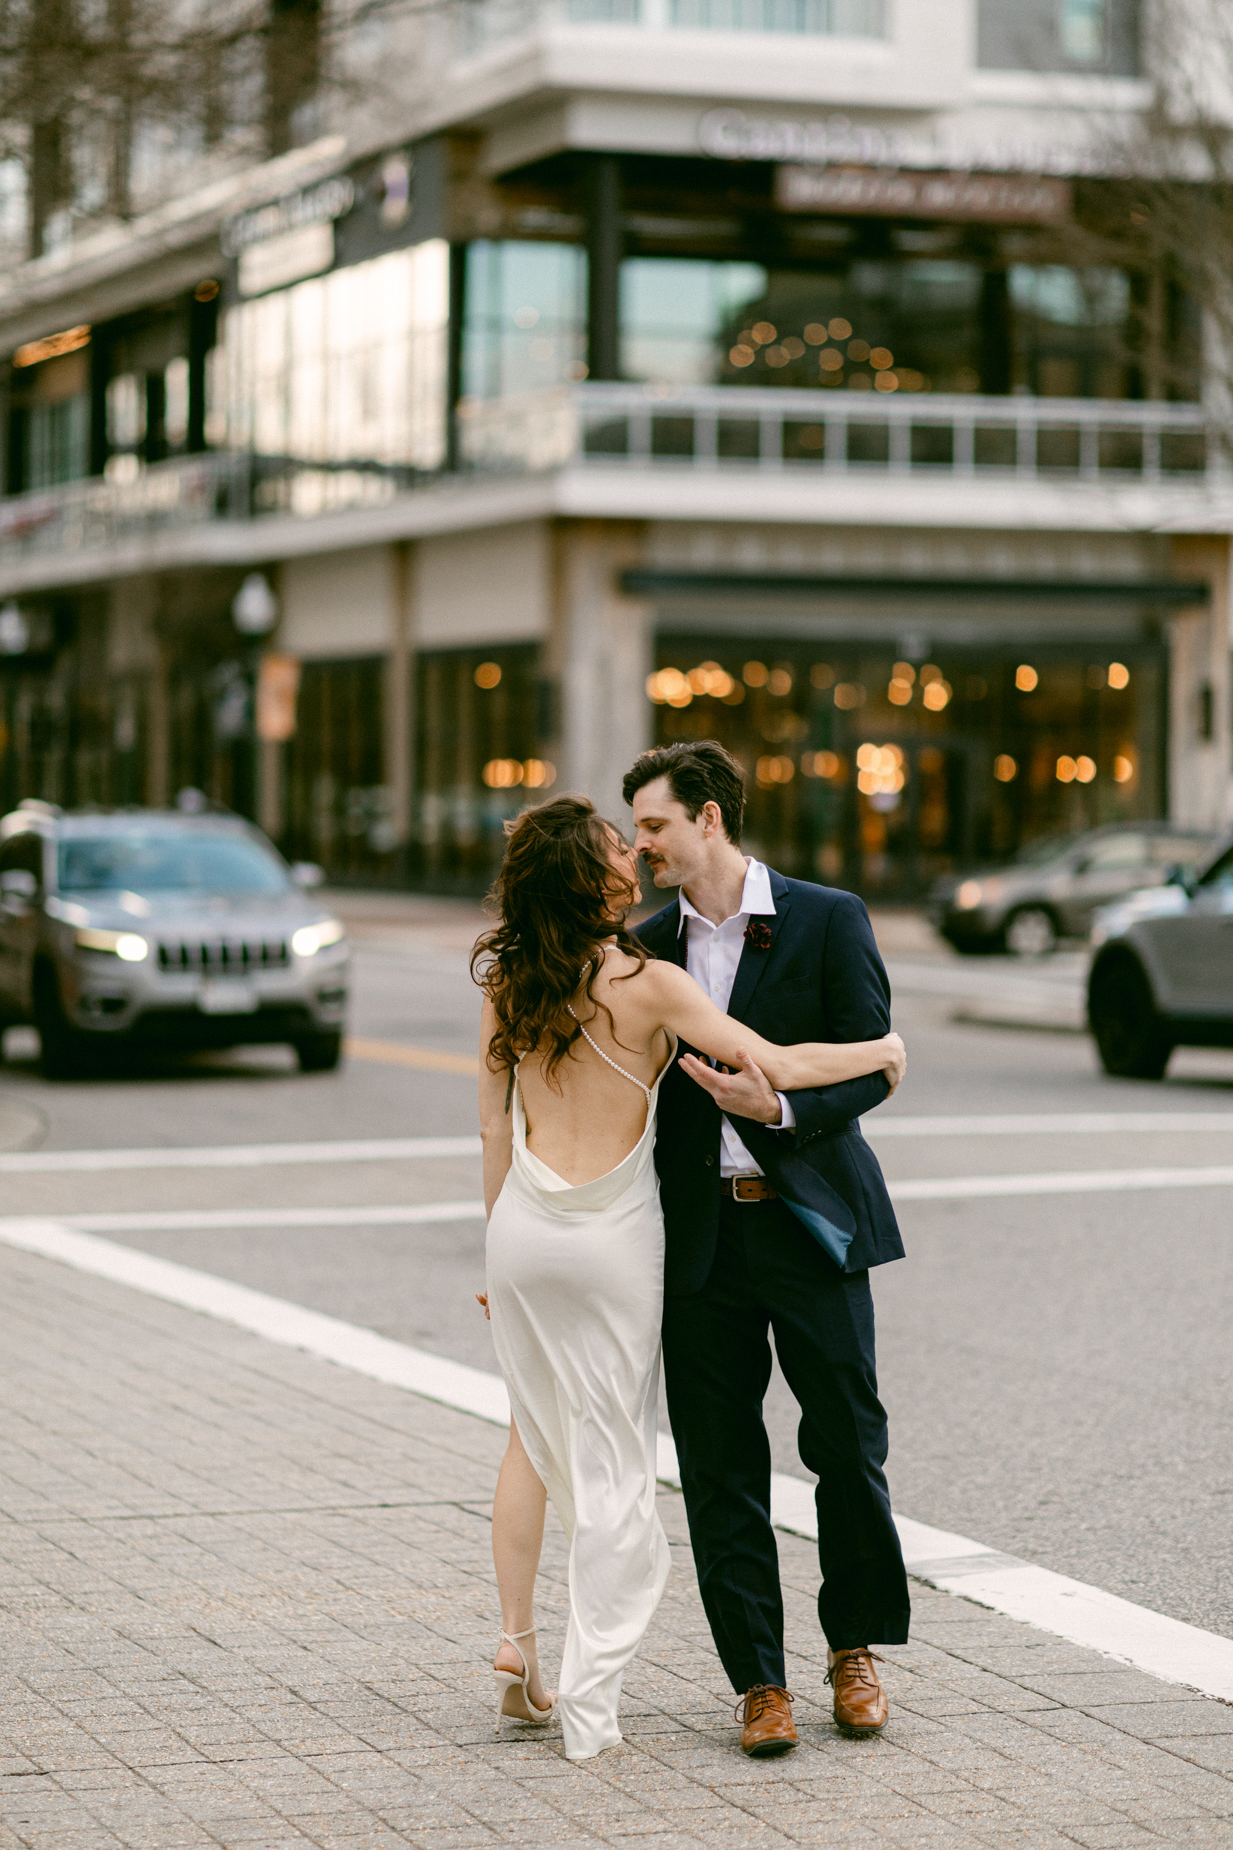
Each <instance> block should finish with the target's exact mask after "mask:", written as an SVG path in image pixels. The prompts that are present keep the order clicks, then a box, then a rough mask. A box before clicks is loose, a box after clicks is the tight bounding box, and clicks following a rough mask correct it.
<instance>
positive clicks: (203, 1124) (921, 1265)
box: [0, 919, 1233, 1637]
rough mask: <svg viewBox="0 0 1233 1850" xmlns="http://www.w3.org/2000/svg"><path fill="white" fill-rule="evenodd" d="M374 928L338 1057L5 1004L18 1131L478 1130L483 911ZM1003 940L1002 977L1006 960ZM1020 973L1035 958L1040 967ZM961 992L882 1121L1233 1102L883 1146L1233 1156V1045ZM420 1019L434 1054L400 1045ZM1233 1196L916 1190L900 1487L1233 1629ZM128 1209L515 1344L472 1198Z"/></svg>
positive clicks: (780, 1457)
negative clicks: (1107, 1069)
mask: <svg viewBox="0 0 1233 1850" xmlns="http://www.w3.org/2000/svg"><path fill="white" fill-rule="evenodd" d="M368 929H369V936H368V937H367V938H366V939H365V940H363V941H362V943H361V946H360V948H359V950H358V951H357V956H356V980H355V1007H354V1013H353V1019H352V1024H351V1025H352V1032H353V1034H354V1035H355V1036H356V1037H357V1038H358V1040H359V1041H360V1043H361V1044H362V1045H363V1046H364V1047H365V1057H363V1058H353V1059H352V1060H351V1061H349V1063H348V1064H347V1065H346V1066H345V1068H344V1069H343V1070H342V1071H341V1072H339V1073H338V1074H330V1075H313V1076H301V1075H300V1074H298V1073H296V1072H295V1071H294V1069H293V1066H292V1063H291V1060H290V1057H289V1056H288V1055H285V1054H284V1053H283V1052H282V1050H278V1049H269V1050H259V1051H253V1052H248V1053H237V1054H234V1055H226V1056H210V1057H208V1058H201V1059H198V1060H196V1061H191V1062H185V1063H183V1064H181V1065H180V1066H178V1067H174V1068H168V1069H165V1070H162V1071H157V1072H149V1073H145V1074H142V1075H139V1076H135V1077H126V1078H123V1079H102V1080H95V1081H91V1082H88V1083H80V1084H78V1083H59V1084H51V1083H48V1082H46V1081H44V1080H43V1079H42V1077H41V1076H40V1074H39V1072H38V1068H37V1065H36V1064H35V1063H34V1061H33V1058H32V1057H31V1053H30V1050H29V1048H28V1046H26V1045H24V1044H23V1041H22V1037H21V1036H20V1035H18V1036H10V1037H9V1043H8V1046H9V1056H10V1057H9V1060H8V1063H7V1064H6V1065H5V1066H3V1067H2V1068H0V1148H4V1149H10V1150H11V1149H21V1148H35V1147H38V1148H43V1149H47V1150H53V1149H98V1148H111V1147H131V1146H142V1147H145V1146H150V1145H159V1146H161V1145H193V1146H197V1145H218V1144H233V1143H269V1142H291V1141H294V1142H301V1143H304V1142H309V1143H312V1142H326V1141H330V1140H335V1139H340V1138H383V1137H407V1136H427V1135H466V1134H469V1133H473V1132H474V1130H475V1128H476V1122H475V1107H474V1081H473V1079H472V1078H471V1077H469V1076H468V1075H467V1074H466V1073H465V1072H459V1071H457V1070H448V1069H449V1067H450V1064H451V1059H452V1062H453V1065H454V1066H455V1067H456V1066H457V1065H458V1064H459V1056H467V1055H472V1054H473V1053H474V1050H475V1034H476V1025H477V1020H478V1004H477V997H476V992H475V991H474V989H473V987H472V985H471V984H470V981H469V979H468V977H467V974H466V967H465V954H464V951H463V948H462V947H463V945H464V943H465V941H466V938H467V936H468V929H469V928H468V926H467V921H466V920H463V919H456V920H455V923H454V925H453V926H452V927H450V928H449V929H443V930H440V931H437V932H435V933H434V932H431V931H425V930H421V929H417V930H410V931H402V930H398V929H395V928H393V927H391V928H390V929H389V930H388V931H383V929H382V928H381V926H380V924H379V923H378V924H377V925H376V926H373V925H372V924H371V923H370V925H369V928H368ZM980 968H981V973H982V974H981V977H980V982H981V984H983V985H984V991H987V989H988V984H989V980H990V978H989V972H990V969H991V966H990V965H989V964H988V963H982V965H981V966H980ZM1045 974H1046V973H1042V978H1043V977H1044V976H1045ZM1012 976H1013V981H1014V982H1015V983H1016V984H1018V985H1020V986H1021V985H1022V982H1023V981H1024V980H1025V979H1024V973H1023V972H1022V970H1019V971H1017V972H1013V973H1009V972H1008V979H1007V980H1008V981H1010V980H1011V979H1012ZM1028 980H1031V979H1030V973H1029V977H1028ZM956 981H957V982H958V983H959V985H960V986H962V976H961V974H958V975H957V976H956ZM943 987H944V986H943ZM984 991H982V994H983V993H984ZM955 1007H956V1004H955V999H954V996H953V995H948V994H944V993H940V992H939V993H921V991H920V990H919V988H915V989H914V988H912V986H911V985H910V984H908V983H906V982H905V993H904V994H903V995H902V996H901V997H900V998H899V1000H898V1001H897V1003H896V1011H895V1013H896V1025H897V1026H898V1027H899V1028H900V1030H901V1031H902V1032H903V1033H904V1035H905V1038H906V1039H907V1040H908V1043H909V1050H910V1058H911V1070H910V1073H909V1077H908V1080H907V1081H906V1083H905V1085H904V1086H903V1087H902V1088H901V1091H900V1093H899V1095H898V1096H897V1097H896V1098H895V1099H894V1100H892V1101H891V1103H890V1104H889V1105H888V1106H886V1107H884V1108H883V1111H882V1112H881V1113H880V1114H875V1116H874V1118H873V1119H871V1120H869V1121H867V1130H868V1132H869V1134H870V1136H871V1139H873V1140H877V1139H878V1129H877V1123H878V1119H879V1118H883V1119H886V1120H888V1121H889V1120H892V1119H895V1118H905V1117H912V1118H916V1117H933V1118H945V1117H947V1116H950V1115H954V1114H975V1115H986V1114H991V1113H996V1114H998V1115H1006V1114H1009V1115H1012V1116H1018V1115H1022V1114H1033V1113H1053V1114H1059V1113H1060V1114H1079V1113H1090V1112H1095V1111H1102V1112H1113V1113H1116V1114H1119V1115H1122V1116H1125V1115H1126V1114H1132V1113H1142V1112H1144V1111H1148V1110H1155V1111H1166V1112H1170V1113H1172V1112H1178V1113H1181V1112H1190V1113H1193V1112H1211V1113H1220V1112H1226V1113H1228V1114H1229V1120H1230V1122H1229V1124H1228V1125H1227V1126H1221V1127H1218V1128H1208V1129H1199V1130H1195V1129H1182V1128H1176V1129H1166V1130H1153V1131H1144V1130H1142V1129H1137V1128H1131V1127H1127V1128H1115V1129H1113V1130H1102V1131H1099V1132H1096V1131H1092V1130H1088V1129H1076V1130H1067V1131H1065V1132H1053V1133H1051V1134H1048V1135H1043V1134H1040V1133H1034V1134H1030V1135H1016V1134H1007V1135H997V1136H967V1135H925V1134H920V1135H917V1134H913V1135H910V1136H904V1137H897V1138H893V1139H891V1138H887V1139H885V1140H884V1141H878V1142H877V1145H876V1147H877V1148H878V1151H879V1155H880V1156H881V1158H882V1160H883V1163H884V1167H885V1168H886V1171H887V1174H888V1176H890V1177H892V1178H908V1177H948V1176H973V1175H983V1174H989V1173H995V1174H1014V1175H1023V1174H1034V1173H1039V1172H1046V1171H1048V1172H1056V1171H1058V1170H1091V1169H1117V1168H1122V1167H1130V1168H1135V1169H1139V1168H1143V1167H1145V1166H1148V1165H1162V1166H1169V1167H1173V1166H1176V1167H1178V1168H1179V1169H1184V1168H1187V1167H1196V1166H1200V1165H1205V1164H1214V1163H1233V1055H1225V1054H1211V1053H1205V1054H1182V1055H1178V1056H1176V1057H1175V1060H1174V1064H1173V1066H1172V1068H1171V1070H1170V1075H1169V1077H1168V1079H1167V1080H1166V1081H1165V1083H1164V1084H1163V1085H1150V1084H1144V1083H1137V1082H1126V1081H1112V1080H1108V1079H1106V1078H1104V1077H1103V1076H1102V1075H1100V1073H1099V1072H1098V1071H1097V1069H1096V1067H1095V1064H1094V1061H1093V1058H1092V1054H1091V1051H1090V1049H1089V1046H1088V1043H1087V1041H1086V1040H1085V1039H1084V1038H1083V1037H1082V1036H1081V1035H1078V1034H1075V1033H1066V1032H1054V1031H1044V1032H1039V1031H1036V1032H1034V1031H1027V1030H1014V1029H1005V1028H997V1027H991V1026H988V1025H981V1026H975V1025H962V1024H957V1023H956V1022H955V1021H954V1020H953V1019H952V1017H953V1014H954V1012H955ZM1020 1013H1022V1010H1021V1009H1020ZM408 1048H410V1049H413V1050H418V1052H415V1053H414V1054H413V1055H412V1056H410V1057H412V1058H414V1059H416V1060H420V1061H423V1060H427V1061H429V1062H432V1061H434V1060H435V1061H436V1062H437V1063H438V1064H437V1065H433V1064H428V1065H423V1064H417V1065H407V1064H403V1063H402V1058H403V1053H402V1050H404V1049H408ZM443 1069H444V1070H443ZM0 1187H2V1197H3V1204H4V1205H3V1208H2V1209H0V1212H2V1213H4V1214H22V1213H49V1214H56V1213H59V1214H65V1215H68V1214H83V1213H91V1214H93V1213H99V1212H114V1213H125V1212H128V1211H140V1212H146V1213H148V1212H150V1211H152V1210H160V1209H168V1210H177V1209H178V1210H184V1209H231V1210H235V1211H236V1213H237V1215H242V1213H243V1212H244V1211H248V1210H251V1209H254V1208H269V1207H281V1206H288V1205H290V1206H306V1207H315V1208H318V1209H320V1210H322V1211H324V1210H326V1209H327V1208H328V1207H333V1206H338V1207H340V1208H341V1207H348V1206H351V1207H354V1206H370V1205H373V1204H381V1203H391V1204H397V1203H406V1202H416V1203H429V1202H433V1201H442V1202H447V1201H448V1202H456V1201H466V1200H474V1199H475V1198H476V1197H478V1195H479V1194H480V1186H479V1163H478V1159H476V1158H474V1157H472V1156H468V1155H451V1156H448V1157H433V1158H418V1159H411V1160H407V1159H403V1160H397V1161H381V1162H366V1163H359V1162H348V1163H329V1164H312V1165H304V1164H287V1165H278V1166H269V1167H258V1168H238V1169H225V1168H224V1169H171V1170H147V1171H136V1170H129V1171H117V1172H110V1173H101V1174H100V1173H84V1174H83V1173H65V1172H49V1173H40V1174H12V1173H8V1174H4V1175H3V1176H0ZM1231 1211H1233V1188H1226V1187H1210V1188H1185V1189H1182V1188H1177V1189H1173V1188H1167V1189H1163V1190H1153V1191H1150V1192H1146V1191H1145V1192H1142V1193H1134V1192H1119V1193H1104V1194H1078V1193H1076V1194H1073V1195H1072V1194H1065V1193H1063V1194H1052V1195H1047V1196H1031V1195H1027V1194H1023V1195H1010V1196H1006V1197H1003V1198H999V1199H994V1200H989V1199H977V1200H970V1201H913V1202H906V1203H904V1204H903V1205H902V1207H901V1210H900V1218H901V1222H902V1225H903V1229H904V1235H905V1240H906V1243H907V1246H908V1254H909V1256H908V1259H907V1260H906V1262H904V1263H902V1264H899V1265H895V1266H889V1267H885V1268H882V1269H881V1271H880V1272H878V1273H876V1274H875V1295H876V1301H877V1309H878V1319H879V1358H880V1373H881V1382H882V1390H883V1395H884V1398H885V1400H886V1402H887V1405H888V1408H889V1411H890V1416H891V1435H892V1452H891V1459H890V1466H889V1469H890V1474H891V1486H892V1492H893V1495H894V1500H895V1504H896V1507H897V1508H898V1509H899V1510H901V1511H902V1512H903V1513H904V1514H906V1515H909V1516H913V1517H916V1518H918V1519H919V1520H921V1521H924V1522H928V1523H932V1524H936V1525H938V1526H940V1527H942V1528H945V1529H949V1530H954V1531H958V1532H959V1533H961V1534H965V1535H968V1536H972V1537H975V1538H978V1539H979V1540H980V1541H982V1542H984V1543H986V1544H987V1545H989V1546H991V1547H994V1548H999V1549H1004V1550H1006V1551H1007V1552H1009V1553H1012V1554H1016V1555H1021V1556H1025V1557H1026V1558H1028V1559H1030V1560H1034V1561H1038V1562H1040V1563H1041V1564H1042V1565H1044V1566H1047V1567H1051V1568H1054V1569H1056V1570H1058V1571H1060V1572H1063V1573H1068V1574H1073V1575H1075V1576H1076V1577H1078V1578H1079V1579H1082V1580H1087V1581H1090V1582H1093V1583H1095V1584H1096V1585H1098V1586H1102V1587H1105V1588H1107V1589H1108V1590H1110V1591H1112V1592H1115V1593H1119V1594H1122V1595H1123V1596H1124V1597H1126V1598H1128V1599H1132V1600H1135V1601H1137V1602H1139V1603H1141V1604H1144V1605H1148V1606H1151V1607H1154V1608H1156V1609H1157V1610H1160V1611H1164V1612H1168V1613H1171V1614H1173V1615H1174V1616H1176V1617H1178V1618H1181V1619H1186V1620H1189V1621H1190V1622H1191V1623H1194V1624H1198V1625H1202V1626H1205V1627H1207V1628H1209V1629H1211V1630H1214V1631H1218V1632H1222V1633H1223V1634H1225V1635H1226V1636H1230V1637H1233V1523H1231V1520H1230V1519H1231V1518H1233V1340H1231V1338H1233V1329H1231V1321H1233V1319H1231V1314H1230V1313H1231V1311H1233V1218H1231ZM110 1237H113V1238H118V1239H123V1240H124V1241H125V1242H126V1243H128V1244H131V1245H134V1246H139V1247H141V1248H143V1249H144V1250H148V1251H150V1252H155V1253H158V1254H160V1255H163V1256H165V1257H168V1258H172V1259H177V1260H180V1261H182V1262H185V1263H188V1264H191V1265H195V1266H198V1267H200V1268H202V1269H203V1270H206V1271H210V1272H215V1273H218V1274H219V1275H221V1276H224V1277H227V1278H231V1279H235V1280H238V1281H240V1282H243V1283H245V1284H250V1285H253V1286H256V1287H258V1288H259V1289H262V1290H265V1291H269V1292H272V1293H274V1294H276V1295H278V1296H281V1297H285V1298H288V1299H291V1300H293V1301H295V1302H297V1303H300V1304H305V1305H308V1306H311V1307H313V1308H315V1309H320V1310H326V1311H329V1312H331V1313H332V1314H334V1315H336V1316H340V1317H344V1318H348V1319H350V1320H352V1321H354V1322H357V1323H361V1324H364V1325H366V1326H368V1327H371V1328H374V1329H377V1330H380V1331H381V1332H382V1333H384V1334H387V1335H390V1336H393V1337H396V1338H398V1339H400V1340H402V1341H405V1342H410V1343H414V1344H416V1345H418V1346H420V1347H422V1348H427V1349H430V1350H434V1351H436V1352H438V1353H440V1354H444V1355H449V1356H452V1357H455V1358H457V1359H458V1360H461V1361H467V1362H471V1363H473V1364H475V1365H478V1366H480V1367H487V1368H491V1367H493V1365H494V1364H493V1360H492V1353H491V1346H490V1343H489V1338H488V1332H487V1327H486V1325H485V1324H484V1321H483V1318H482V1316H481V1314H480V1313H479V1311H478V1310H477V1309H476V1307H475V1306H474V1302H473V1295H472V1294H473V1293H474V1292H475V1291H476V1290H478V1289H480V1288H481V1287H482V1277H483V1228H482V1225H481V1223H480V1222H479V1221H478V1220H460V1221H452V1222H447V1223H440V1222H438V1223H424V1224H421V1225H417V1226H412V1227H397V1226H388V1227H379V1226H369V1227H363V1226H361V1227H355V1226H351V1227H339V1226H328V1225H327V1226H321V1227H301V1228H293V1229H288V1228H264V1229H253V1228H245V1227H243V1226H241V1225H236V1226H231V1227H226V1228H221V1229H213V1230H209V1231H202V1230H200V1229H197V1230H187V1231H172V1232H168V1231H162V1232H160V1231H152V1230H145V1231H141V1232H133V1231H125V1232H123V1233H113V1234H112V1235H111V1236H110ZM767 1417H768V1423H769V1424H770V1426H771V1429H772V1434H773V1439H774V1446H775V1453H776V1465H777V1467H778V1468H779V1469H781V1470H795V1471H796V1472H797V1473H798V1474H801V1475H804V1474H803V1472H802V1471H801V1467H800V1465H799V1462H798V1461H797V1460H796V1457H795V1449H794V1426H795V1408H794V1403H793V1402H792V1399H791V1396H790V1395H789V1394H788V1392H787V1389H786V1388H785V1386H784V1385H783V1383H782V1382H781V1381H780V1380H778V1378H777V1379H776V1380H775V1382H774V1383H773V1384H772V1389H771V1392H770V1395H769V1397H768V1405H767Z"/></svg>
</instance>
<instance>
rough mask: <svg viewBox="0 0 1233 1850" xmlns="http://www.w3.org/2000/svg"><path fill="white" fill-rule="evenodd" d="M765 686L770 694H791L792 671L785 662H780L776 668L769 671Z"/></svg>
mask: <svg viewBox="0 0 1233 1850" xmlns="http://www.w3.org/2000/svg"><path fill="white" fill-rule="evenodd" d="M767 685H768V686H769V688H770V690H771V692H772V694H790V693H791V692H792V670H791V669H790V668H789V667H788V665H787V663H786V662H780V663H779V664H778V665H777V666H776V667H774V668H772V669H771V675H770V680H769V682H768V683H767Z"/></svg>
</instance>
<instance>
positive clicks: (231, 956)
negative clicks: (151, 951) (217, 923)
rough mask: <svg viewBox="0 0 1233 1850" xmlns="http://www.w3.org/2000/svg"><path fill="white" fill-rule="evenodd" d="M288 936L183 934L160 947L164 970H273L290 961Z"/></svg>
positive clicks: (212, 973)
mask: <svg viewBox="0 0 1233 1850" xmlns="http://www.w3.org/2000/svg"><path fill="white" fill-rule="evenodd" d="M290 961H291V960H290V957H289V956H288V953H287V944H286V940H285V939H282V938H276V939H274V940H273V941H266V940H263V941H259V942H255V943H254V942H253V941H251V940H246V939H241V940H239V941H236V940H235V939H229V938H214V939H206V938H182V939H180V940H178V941H177V942H174V943H167V942H165V941H164V942H163V943H161V944H160V945H159V947H158V967H159V969H160V970H200V971H204V972H206V973H208V974H209V975H212V976H213V975H217V974H218V973H219V972H220V971H224V970H225V971H228V972H231V973H233V974H234V973H235V972H242V971H245V970H273V969H278V968H280V967H281V966H284V965H286V964H288V963H289V962H290Z"/></svg>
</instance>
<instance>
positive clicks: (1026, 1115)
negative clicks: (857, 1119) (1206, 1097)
mask: <svg viewBox="0 0 1233 1850" xmlns="http://www.w3.org/2000/svg"><path fill="white" fill-rule="evenodd" d="M861 1129H862V1131H863V1132H864V1133H865V1136H866V1137H870V1138H877V1137H1056V1136H1058V1135H1060V1134H1061V1133H1063V1132H1066V1133H1067V1134H1070V1133H1077V1134H1079V1135H1085V1136H1103V1135H1104V1133H1105V1132H1106V1131H1130V1132H1133V1133H1135V1134H1138V1133H1139V1132H1140V1131H1233V1111H1124V1112H1119V1111H1075V1112H1069V1113H1067V1112H1060V1111H1052V1112H1023V1113H1019V1114H1010V1113H1008V1114H1005V1115H999V1116H996V1117H995V1116H984V1115H979V1116H976V1115H974V1116H970V1117H949V1118H909V1117H895V1116H893V1115H891V1116H887V1117H882V1116H881V1115H880V1114H879V1113H871V1114H870V1115H869V1116H868V1117H867V1118H862V1119H861Z"/></svg>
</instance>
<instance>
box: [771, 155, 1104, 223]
mask: <svg viewBox="0 0 1233 1850" xmlns="http://www.w3.org/2000/svg"><path fill="white" fill-rule="evenodd" d="M775 204H776V205H777V206H778V207H779V209H780V211H781V212H843V213H849V212H850V213H857V212H860V213H869V214H872V215H873V216H875V217H888V218H942V219H980V220H982V221H983V222H984V223H987V224H989V223H992V224H1006V225H1027V224H1032V225H1047V224H1056V223H1058V222H1059V221H1061V220H1064V219H1066V218H1067V217H1068V216H1069V213H1070V187H1069V185H1068V183H1067V182H1066V181H1065V180H1058V179H1052V178H1042V177H1040V176H1038V175H1034V174H1006V173H916V172H913V171H911V170H907V169H904V168H853V167H804V166H783V167H779V168H777V169H776V173H775Z"/></svg>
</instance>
